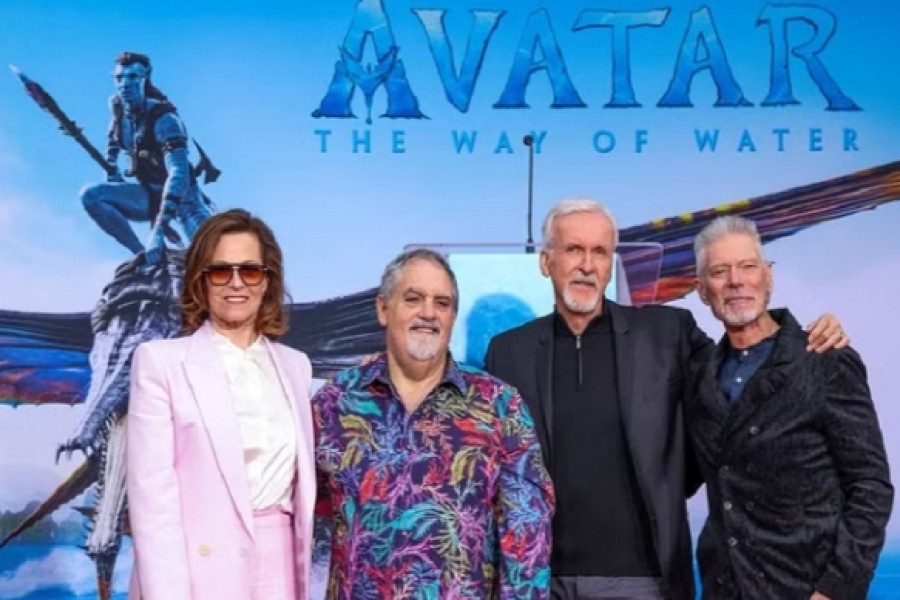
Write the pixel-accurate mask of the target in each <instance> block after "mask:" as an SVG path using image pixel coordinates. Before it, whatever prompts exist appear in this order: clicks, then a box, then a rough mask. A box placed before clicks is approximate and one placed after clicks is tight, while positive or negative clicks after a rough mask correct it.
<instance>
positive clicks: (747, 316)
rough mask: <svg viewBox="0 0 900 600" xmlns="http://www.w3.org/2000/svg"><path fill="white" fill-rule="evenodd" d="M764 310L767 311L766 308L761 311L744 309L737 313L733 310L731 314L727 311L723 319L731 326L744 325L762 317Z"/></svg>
mask: <svg viewBox="0 0 900 600" xmlns="http://www.w3.org/2000/svg"><path fill="white" fill-rule="evenodd" d="M764 312H766V309H765V308H764V309H762V310H759V311H754V310H744V311H740V312H737V313H735V312H731V313H730V314H729V312H727V311H726V312H725V314H724V315H723V318H722V321H723V322H724V323H725V324H726V325H728V326H730V327H743V326H744V325H749V324H750V323H752V322H753V321H755V320H757V319H758V318H760V317H761V316H762V314H763V313H764Z"/></svg>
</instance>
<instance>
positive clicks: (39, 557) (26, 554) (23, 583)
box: [0, 543, 127, 600]
mask: <svg viewBox="0 0 900 600" xmlns="http://www.w3.org/2000/svg"><path fill="white" fill-rule="evenodd" d="M54 552H55V556H54V557H51V554H52V553H54ZM29 563H30V564H29ZM120 579H121V576H120ZM73 581H74V582H75V587H74V589H73V586H72V585H71V583H70V582H73ZM126 597H127V594H126V593H125V591H124V590H122V591H121V592H120V593H116V594H113V600H126ZM96 598H97V592H96V572H95V571H94V569H93V565H92V563H90V561H89V559H87V557H86V556H85V555H84V552H83V551H82V550H81V549H79V548H77V547H75V546H67V545H56V546H51V545H47V544H28V543H22V544H17V543H13V544H10V545H9V546H6V547H4V548H3V549H0V599H2V600H96Z"/></svg>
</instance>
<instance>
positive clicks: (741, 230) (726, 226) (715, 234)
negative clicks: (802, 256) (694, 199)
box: [694, 215, 765, 277]
mask: <svg viewBox="0 0 900 600" xmlns="http://www.w3.org/2000/svg"><path fill="white" fill-rule="evenodd" d="M731 234H741V235H746V236H748V237H750V238H751V239H752V240H753V242H754V243H755V244H756V249H757V250H758V251H759V256H760V258H762V259H763V260H765V254H763V248H762V240H761V239H760V237H759V231H758V230H757V229H756V223H754V222H753V221H751V220H750V219H746V218H744V217H737V216H734V215H726V216H723V217H717V218H716V219H713V220H712V221H711V222H710V223H709V224H708V225H707V226H706V227H704V228H703V229H702V230H701V231H700V233H698V234H697V237H696V238H694V259H695V260H696V262H697V276H698V277H700V276H702V275H703V273H704V271H705V270H706V253H707V250H709V247H710V246H711V245H712V244H713V243H715V242H717V241H719V240H720V239H722V238H723V237H725V236H726V235H731Z"/></svg>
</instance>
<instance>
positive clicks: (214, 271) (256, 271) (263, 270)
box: [203, 263, 269, 287]
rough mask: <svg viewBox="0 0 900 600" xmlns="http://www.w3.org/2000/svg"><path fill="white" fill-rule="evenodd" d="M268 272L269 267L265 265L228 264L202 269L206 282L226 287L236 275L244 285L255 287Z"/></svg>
mask: <svg viewBox="0 0 900 600" xmlns="http://www.w3.org/2000/svg"><path fill="white" fill-rule="evenodd" d="M268 272H269V267H267V266H265V265H256V264H253V263H247V264H240V265H232V264H228V263H219V264H215V265H209V266H208V267H206V268H205V269H203V274H204V275H206V280H207V281H209V282H210V283H211V284H212V285H218V286H221V285H228V284H229V283H231V279H232V278H233V277H234V276H235V274H237V275H238V276H239V277H240V278H241V281H243V282H244V285H248V286H251V287H253V286H257V285H259V284H261V283H262V282H263V279H265V278H266V275H267V274H268Z"/></svg>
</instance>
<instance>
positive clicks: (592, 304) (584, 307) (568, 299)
mask: <svg viewBox="0 0 900 600" xmlns="http://www.w3.org/2000/svg"><path fill="white" fill-rule="evenodd" d="M563 302H564V303H565V305H566V308H568V309H569V310H570V311H572V312H573V313H577V314H581V315H587V314H590V313H592V312H594V311H595V310H597V305H598V304H600V294H599V293H598V294H597V295H596V296H595V297H594V298H593V299H591V300H588V301H586V302H576V301H575V298H573V297H572V295H571V294H570V293H569V289H568V288H566V289H564V290H563Z"/></svg>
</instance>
